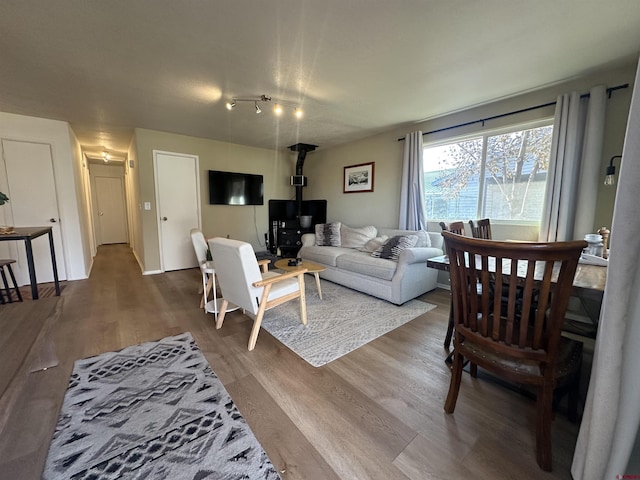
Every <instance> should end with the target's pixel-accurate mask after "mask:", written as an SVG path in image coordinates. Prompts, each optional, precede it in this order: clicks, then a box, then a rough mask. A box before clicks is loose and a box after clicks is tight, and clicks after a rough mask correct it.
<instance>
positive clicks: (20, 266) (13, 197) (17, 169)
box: [2, 139, 67, 285]
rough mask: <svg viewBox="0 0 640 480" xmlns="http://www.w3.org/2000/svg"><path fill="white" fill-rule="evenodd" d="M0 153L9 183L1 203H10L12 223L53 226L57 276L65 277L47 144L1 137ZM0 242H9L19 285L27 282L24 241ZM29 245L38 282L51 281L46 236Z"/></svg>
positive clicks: (27, 225) (21, 225)
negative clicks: (31, 249)
mask: <svg viewBox="0 0 640 480" xmlns="http://www.w3.org/2000/svg"><path fill="white" fill-rule="evenodd" d="M2 154H3V155H2V156H3V160H4V168H5V171H6V173H7V183H8V186H9V193H7V195H8V196H9V203H8V204H6V205H5V207H7V206H8V207H10V213H11V216H12V219H11V220H12V223H13V225H14V226H15V227H43V226H52V227H53V243H54V248H55V251H56V263H57V266H58V278H59V279H60V280H66V278H67V274H66V270H65V267H64V265H65V259H64V252H63V250H62V235H61V232H60V224H59V221H60V218H59V213H58V200H57V194H56V186H55V176H54V170H53V158H52V157H51V146H50V145H49V144H46V143H35V142H22V141H15V140H6V139H2ZM7 220H9V219H7ZM2 243H3V244H13V245H10V246H9V250H10V255H11V258H14V259H15V260H16V262H17V268H15V269H14V273H15V274H16V280H17V281H18V283H19V284H20V285H26V284H28V283H29V270H28V267H27V256H26V253H25V249H24V242H2ZM32 245H33V258H34V264H35V268H36V277H37V279H38V283H46V282H53V270H52V268H51V253H50V251H49V241H48V236H47V235H43V236H41V237H38V238H36V239H35V240H33V242H32Z"/></svg>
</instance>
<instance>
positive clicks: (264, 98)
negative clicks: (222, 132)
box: [225, 95, 303, 119]
mask: <svg viewBox="0 0 640 480" xmlns="http://www.w3.org/2000/svg"><path fill="white" fill-rule="evenodd" d="M271 101H272V99H271V97H270V96H269V95H260V96H259V97H247V98H232V99H231V100H230V101H228V102H227V103H226V104H225V107H226V108H227V110H233V109H234V108H235V106H236V105H237V103H238V102H252V103H253V105H254V108H255V111H256V114H259V113H262V108H261V107H260V102H264V103H267V102H271ZM284 105H288V106H290V107H292V108H293V115H294V116H295V117H296V118H298V119H300V118H302V116H303V112H302V109H301V108H300V107H299V106H298V105H296V104H294V103H289V102H284V101H282V100H277V101H275V103H274V105H273V113H275V114H276V115H278V116H280V115H282V112H283V111H284V110H283V108H282V107H283V106H284Z"/></svg>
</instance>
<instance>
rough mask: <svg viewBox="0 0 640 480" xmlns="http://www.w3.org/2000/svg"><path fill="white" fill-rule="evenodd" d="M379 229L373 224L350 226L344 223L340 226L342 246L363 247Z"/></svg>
mask: <svg viewBox="0 0 640 480" xmlns="http://www.w3.org/2000/svg"><path fill="white" fill-rule="evenodd" d="M377 233H378V229H377V228H376V227H374V226H372V225H369V226H366V227H357V228H355V227H349V226H347V225H345V224H344V223H343V224H342V226H341V227H340V244H341V245H340V246H342V247H347V248H362V247H364V245H365V243H367V242H368V241H369V240H371V239H372V238H375V236H376V234H377Z"/></svg>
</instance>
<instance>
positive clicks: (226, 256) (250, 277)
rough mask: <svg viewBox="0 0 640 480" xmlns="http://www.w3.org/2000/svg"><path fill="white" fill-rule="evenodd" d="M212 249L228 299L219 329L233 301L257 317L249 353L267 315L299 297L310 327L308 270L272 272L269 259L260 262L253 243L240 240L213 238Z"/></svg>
mask: <svg viewBox="0 0 640 480" xmlns="http://www.w3.org/2000/svg"><path fill="white" fill-rule="evenodd" d="M209 248H210V249H211V253H212V255H213V258H214V259H215V260H214V261H215V269H216V274H217V276H218V284H219V285H220V290H221V292H222V296H223V297H224V300H223V302H222V306H221V308H220V313H219V314H218V318H217V321H216V328H221V327H222V324H223V322H224V317H225V315H226V313H227V307H228V302H233V303H234V304H235V305H237V306H238V307H240V308H243V309H244V311H245V313H247V312H248V313H250V314H251V315H253V316H255V320H254V322H253V328H252V329H251V334H250V336H249V350H253V349H254V347H255V346H256V341H257V339H258V333H259V332H260V325H261V323H262V317H263V315H264V312H265V311H266V310H268V309H270V308H273V307H275V306H277V305H280V304H282V303H284V302H288V301H289V300H293V299H295V298H298V299H299V301H300V319H301V321H302V323H303V324H304V325H306V324H307V306H306V302H305V294H304V274H305V272H306V271H307V270H306V269H305V270H300V271H296V272H290V273H286V274H278V273H275V272H269V271H268V270H267V268H266V267H267V265H268V263H269V260H262V261H260V262H258V260H257V259H256V255H255V253H254V251H253V247H252V246H251V244H250V243H246V242H241V241H239V240H230V239H228V238H213V239H210V240H209ZM260 265H262V267H263V269H262V271H261V270H260Z"/></svg>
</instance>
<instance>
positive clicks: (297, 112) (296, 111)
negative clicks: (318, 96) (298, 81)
mask: <svg viewBox="0 0 640 480" xmlns="http://www.w3.org/2000/svg"><path fill="white" fill-rule="evenodd" d="M293 114H294V115H295V116H296V118H302V116H303V115H304V113H303V112H302V109H301V108H298V107H296V108H295V109H294V111H293Z"/></svg>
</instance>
